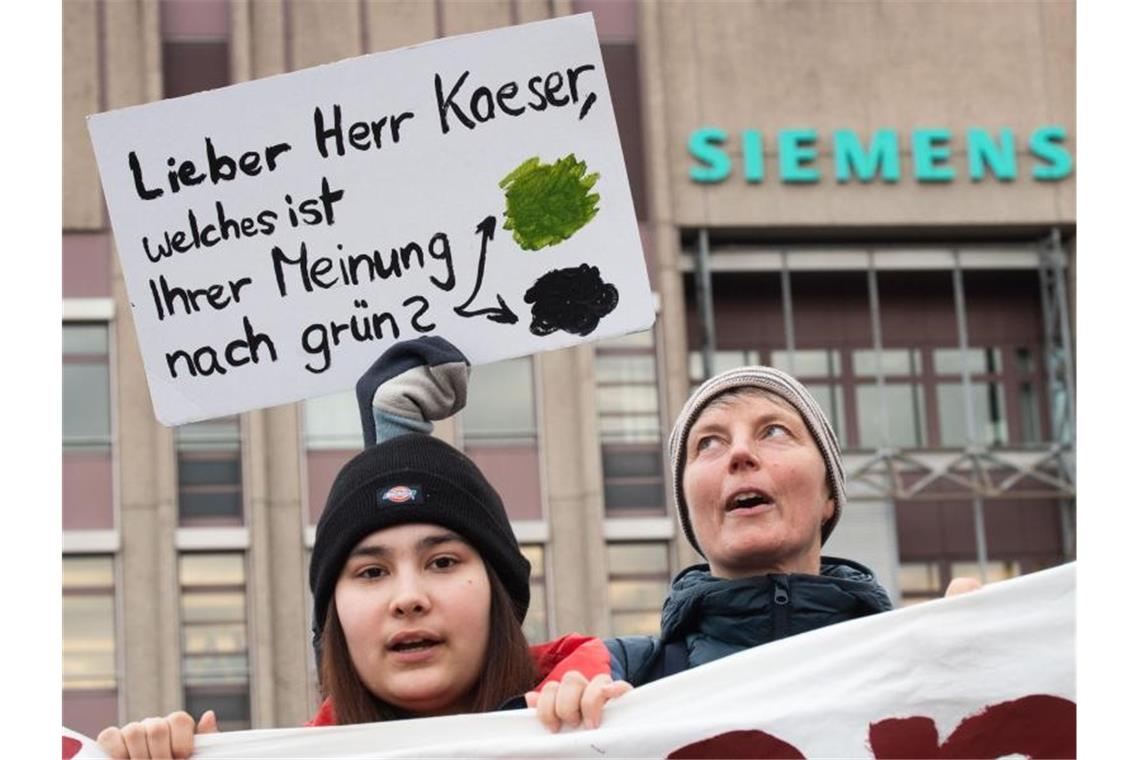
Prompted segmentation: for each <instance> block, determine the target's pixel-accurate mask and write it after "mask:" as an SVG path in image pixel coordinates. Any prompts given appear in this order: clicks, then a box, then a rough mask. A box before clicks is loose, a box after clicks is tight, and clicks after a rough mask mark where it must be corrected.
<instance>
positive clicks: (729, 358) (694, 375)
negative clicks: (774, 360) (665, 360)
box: [689, 350, 760, 388]
mask: <svg viewBox="0 0 1140 760" xmlns="http://www.w3.org/2000/svg"><path fill="white" fill-rule="evenodd" d="M759 363H760V352H759V351H751V350H749V351H713V374H714V375H719V374H720V373H721V372H724V371H726V370H730V369H735V368H737V367H750V366H753V365H756V364H759ZM707 379H708V378H706V377H705V372H704V359H702V358H701V352H700V351H690V352H689V384H690V385H691V386H692V387H693V388H696V387H697V386H698V385H700V384H701V383H703V382H704V381H705V380H707Z"/></svg>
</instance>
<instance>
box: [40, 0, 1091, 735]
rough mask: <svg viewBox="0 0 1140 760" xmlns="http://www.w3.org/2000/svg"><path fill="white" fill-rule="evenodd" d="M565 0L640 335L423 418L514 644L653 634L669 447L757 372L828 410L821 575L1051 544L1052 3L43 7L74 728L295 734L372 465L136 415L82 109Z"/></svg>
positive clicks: (1062, 60) (320, 430)
mask: <svg viewBox="0 0 1140 760" xmlns="http://www.w3.org/2000/svg"><path fill="white" fill-rule="evenodd" d="M583 11H592V12H593V13H594V16H595V21H596V24H597V27H598V34H599V38H600V41H601V45H602V54H603V59H604V62H605V66H606V76H607V79H608V83H609V86H610V91H611V95H612V99H613V102H614V108H615V111H616V116H617V120H618V126H619V132H620V134H621V139H622V147H623V152H624V155H625V160H626V166H627V170H628V173H629V177H630V185H631V189H632V192H633V197H634V205H635V208H636V211H637V216H638V222H639V224H640V228H641V233H642V242H643V247H644V252H645V258H646V265H647V268H648V272H649V277H650V282H651V286H652V288H653V290H654V293H655V295H656V299H655V300H656V302H657V304H658V319H657V322H656V325H655V326H654V328H653V329H652V330H650V331H648V332H646V333H641V334H637V335H630V336H626V337H624V338H620V339H614V340H607V341H602V342H600V343H596V344H590V345H586V346H580V347H576V348H571V349H565V350H561V351H555V352H549V353H544V354H541V355H537V356H534V357H529V358H524V359H518V360H512V361H508V362H502V363H499V364H495V365H490V366H484V367H478V368H476V369H475V372H474V375H473V378H472V381H471V388H470V399H469V404H468V408H467V409H466V410H465V411H464V412H463V413H462V414H460V415H459V416H458V417H457V418H456V419H454V420H449V421H447V422H446V423H444V424H441V425H439V426H437V428H438V434H439V435H441V436H442V437H444V438H445V439H447V440H448V441H450V442H452V443H454V444H455V445H457V446H460V447H461V448H463V449H464V450H465V451H466V452H467V453H468V454H469V455H470V456H471V457H472V458H473V459H474V460H475V461H476V462H477V463H478V464H479V465H480V466H481V467H482V468H483V469H484V470H485V472H486V473H487V474H488V476H489V478H490V479H491V480H492V482H494V483H495V485H496V486H497V487H498V488H499V490H500V491H501V493H502V495H503V497H504V502H505V503H506V504H507V507H508V511H509V513H510V515H511V518H512V522H513V524H514V527H515V530H516V533H517V535H518V537H519V540H520V542H521V543H522V544H523V546H524V549H525V551H526V552H527V554H528V556H529V557H530V559H531V562H532V564H533V566H534V574H533V578H532V584H533V586H534V589H533V592H534V593H533V597H532V598H533V602H532V609H531V613H530V616H529V617H528V620H527V621H526V628H527V633H528V635H529V636H531V637H532V638H534V639H543V638H547V637H551V636H555V635H559V634H562V633H565V632H569V631H586V632H590V633H595V634H599V635H604V634H609V633H629V632H651V631H654V630H656V623H657V613H658V611H659V609H660V604H661V599H662V597H663V595H664V592H665V589H666V586H667V583H668V579H669V577H670V576H671V575H672V574H674V573H675V572H677V571H678V570H680V569H681V568H683V567H684V566H686V565H687V564H689V563H691V562H694V561H697V560H698V559H699V557H697V556H696V555H695V553H694V552H693V551H692V550H691V549H690V548H689V547H688V545H687V544H686V543H685V541H684V539H683V536H682V535H681V533H680V530H679V526H678V525H677V523H676V519H675V516H674V514H673V511H672V504H671V496H670V494H669V491H670V484H669V479H668V477H667V475H666V474H665V473H666V469H667V468H666V466H665V464H664V463H665V456H666V455H665V452H664V440H665V438H666V437H667V433H668V429H669V427H670V425H671V422H672V418H673V416H674V415H675V414H676V412H677V411H678V410H679V409H680V407H681V405H682V403H683V402H684V400H685V398H686V396H687V395H688V393H689V391H690V389H691V388H692V387H693V385H694V384H695V383H698V382H700V380H701V379H702V378H704V377H706V376H707V375H708V374H709V373H710V372H715V371H718V370H720V369H722V368H725V367H729V366H735V365H739V364H743V363H756V362H760V363H766V364H771V365H774V366H778V367H782V368H784V369H788V370H790V371H792V372H793V373H794V374H796V375H797V376H798V377H800V378H801V379H802V380H803V381H804V382H805V384H806V385H808V387H809V389H810V390H811V392H812V393H813V394H814V395H815V396H816V397H817V399H818V400H819V401H820V403H821V404H822V405H823V407H824V409H825V410H827V411H828V413H829V415H830V417H831V419H832V421H833V423H834V424H835V426H836V429H837V432H838V433H839V437H840V440H841V443H842V444H843V447H844V456H845V459H846V465H847V469H848V474H849V490H850V494H851V501H850V503H849V505H848V508H847V510H846V512H845V514H844V516H843V519H842V520H841V522H840V524H839V526H838V528H837V530H836V532H835V535H834V536H833V537H832V538H831V539H830V540H829V542H828V544H827V546H826V547H825V553H832V554H838V555H841V556H847V557H851V558H853V559H856V560H858V561H861V562H863V563H864V564H867V565H869V566H870V567H872V568H873V569H874V570H875V571H876V573H877V574H878V575H879V576H880V578H881V579H882V581H883V582H884V584H885V585H886V586H887V587H888V589H889V590H890V591H891V592H892V594H893V595H894V597H895V598H896V600H898V601H899V602H901V603H910V602H914V601H921V600H923V599H927V598H932V597H935V596H938V595H940V594H941V593H942V591H943V590H944V589H945V586H946V584H947V582H948V581H949V579H950V577H952V576H954V575H963V574H970V575H975V576H978V577H983V578H985V579H986V580H988V581H993V580H1000V579H1002V578H1005V577H1010V576H1013V575H1018V574H1022V573H1026V572H1031V571H1034V570H1037V569H1041V568H1044V567H1048V566H1052V565H1055V564H1058V563H1061V562H1064V561H1068V560H1071V559H1073V558H1074V554H1075V540H1074V532H1075V524H1076V520H1075V488H1074V486H1073V483H1074V472H1073V469H1074V439H1073V436H1074V432H1073V431H1074V426H1073V419H1074V413H1075V410H1074V409H1073V399H1074V395H1073V383H1074V379H1073V378H1074V367H1073V351H1074V347H1073V345H1072V329H1071V327H1072V317H1073V314H1074V313H1075V312H1074V311H1073V302H1072V294H1073V292H1074V289H1073V282H1074V276H1075V261H1076V258H1075V251H1076V204H1075V188H1076V180H1075V169H1074V167H1075V144H1076V139H1075V124H1076V114H1075V109H1076V106H1075V67H1076V64H1075V31H1074V30H1075V8H1074V4H1073V3H1068V2H1047V1H1044V0H1042V1H1040V2H1023V3H939V4H935V3H922V2H913V3H910V2H892V3H886V2H872V1H870V0H868V1H867V2H762V3H743V2H691V3H690V2H680V1H676V2H673V1H669V2H666V1H664V0H643V1H641V2H634V0H612V1H605V0H594V1H592V2H587V1H584V0H573V1H571V0H424V1H423V2H421V1H419V0H327V1H325V2H319V1H317V0H165V1H163V2H155V1H154V0H66V1H65V2H64V3H63V20H64V27H63V53H64V60H63V75H64V81H63V92H64V101H63V165H64V185H63V189H64V208H63V224H64V226H63V238H62V252H63V278H64V279H63V296H64V310H63V313H64V320H63V352H64V355H63V379H64V388H63V405H64V407H63V409H64V430H63V472H64V484H63V530H64V541H63V545H64V556H63V569H64V588H63V612H64V653H63V657H64V683H63V697H64V715H63V719H64V723H65V724H66V725H68V726H70V727H73V728H75V729H78V730H81V731H85V732H88V733H91V734H92V735H93V734H94V733H95V732H97V731H98V730H99V728H100V727H102V726H105V725H109V724H112V723H122V722H125V721H128V720H134V719H137V718H140V717H143V716H146V715H154V714H160V713H167V712H170V711H172V710H176V709H189V710H191V711H192V712H195V713H199V712H201V711H202V710H204V709H207V708H213V709H215V710H216V711H217V712H218V714H219V716H220V718H221V725H222V728H223V729H226V728H242V727H270V726H290V725H296V724H298V723H300V722H301V721H303V720H305V719H306V718H307V717H308V715H309V714H310V713H311V711H312V709H313V707H314V706H315V704H316V700H317V685H316V679H315V667H314V664H313V658H312V653H311V647H310V640H309V628H310V626H309V615H310V607H311V601H310V599H309V592H308V588H307V570H308V557H309V552H310V549H311V546H312V541H313V533H314V526H315V525H316V522H317V519H318V517H319V515H320V511H321V509H322V507H323V504H324V498H325V495H326V494H327V491H328V488H329V486H330V484H331V482H332V478H333V477H334V475H335V473H336V472H337V470H338V469H339V467H340V466H341V465H342V464H343V463H344V462H345V461H347V459H348V458H349V457H351V456H352V454H353V453H355V451H357V450H359V446H360V433H359V430H358V426H359V418H358V416H357V412H356V407H355V401H354V400H353V398H352V397H351V395H350V394H340V395H336V396H330V397H325V398H320V399H313V400H310V401H308V402H305V403H303V404H296V405H289V406H281V407H274V408H269V409H263V410H258V411H255V412H250V413H246V414H242V415H240V416H238V417H232V418H226V419H218V420H210V421H207V422H202V423H197V424H193V425H185V426H182V427H179V428H176V429H169V428H165V427H163V426H161V425H160V424H159V423H158V422H157V421H156V420H155V417H154V414H153V410H152V408H151V403H150V398H149V395H148V391H147V385H146V379H145V376H144V373H143V368H142V362H141V360H140V357H139V352H138V346H137V342H136V338H135V335H134V328H133V325H132V323H131V311H130V308H129V305H128V302H127V296H126V292H125V289H124V286H123V280H122V277H121V274H120V272H119V267H118V262H117V259H116V256H115V253H114V240H113V237H112V235H111V232H110V229H109V225H108V222H107V216H106V211H105V208H104V205H103V200H102V197H101V192H100V187H99V180H98V175H97V171H96V168H95V160H94V155H93V152H92V150H91V145H90V142H89V140H88V137H87V133H86V128H85V124H84V117H85V116H87V115H88V114H92V113H97V112H101V111H106V110H110V109H115V108H121V107H125V106H129V105H135V104H138V103H144V102H148V101H153V100H157V99H161V98H166V97H175V96H179V95H184V94H188V93H191V92H195V91H199V90H204V89H211V88H215V87H220V86H224V85H227V84H231V83H236V82H240V81H245V80H249V79H254V78H258V77H263V76H269V75H272V74H277V73H282V72H286V71H292V70H296V69H301V68H305V67H308V66H314V65H317V64H321V63H326V62H329V61H334V60H339V59H342V58H347V57H351V56H356V55H361V54H364V53H370V52H378V51H383V50H389V49H393V48H397V47H402V46H406V45H411V44H415V43H419V42H423V41H425V40H429V39H433V38H436V37H442V36H449V35H454V34H462V33H467V32H474V31H480V30H484V29H492V28H497V27H501V26H506V25H511V24H517V23H525V22H528V21H532V20H539V19H543V18H549V17H552V16H558V15H567V14H570V13H575V12H583ZM554 400H557V401H556V402H555V401H554Z"/></svg>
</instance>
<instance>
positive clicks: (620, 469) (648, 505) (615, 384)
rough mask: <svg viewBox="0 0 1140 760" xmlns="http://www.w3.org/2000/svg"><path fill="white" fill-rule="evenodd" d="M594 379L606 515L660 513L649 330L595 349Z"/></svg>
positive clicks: (658, 413)
mask: <svg viewBox="0 0 1140 760" xmlns="http://www.w3.org/2000/svg"><path fill="white" fill-rule="evenodd" d="M594 377H595V382H596V383H597V396H596V401H597V407H598V432H599V437H600V438H601V443H602V478H603V487H604V498H605V505H606V510H607V511H611V512H613V511H625V512H627V513H628V512H630V511H634V512H639V513H646V512H650V513H661V512H664V510H665V481H664V467H663V464H662V459H661V456H662V454H661V409H660V403H661V401H660V395H659V393H658V388H657V355H656V352H655V349H654V345H653V331H652V330H646V331H645V332H642V333H638V334H636V335H634V336H623V337H621V338H618V339H616V340H603V341H599V342H598V343H597V344H595V355H594Z"/></svg>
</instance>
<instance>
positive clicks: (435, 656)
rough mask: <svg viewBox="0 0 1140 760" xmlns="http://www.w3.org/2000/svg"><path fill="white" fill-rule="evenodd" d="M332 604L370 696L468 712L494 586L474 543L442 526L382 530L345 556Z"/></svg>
mask: <svg viewBox="0 0 1140 760" xmlns="http://www.w3.org/2000/svg"><path fill="white" fill-rule="evenodd" d="M335 598H336V610H337V615H338V617H339V619H340V625H341V628H342V629H343V630H344V636H345V640H346V641H347V643H348V653H349V656H350V657H351V659H352V664H353V667H355V668H356V672H357V674H358V675H359V676H360V680H361V681H362V682H363V683H364V685H365V686H366V687H367V688H368V690H369V691H371V692H372V693H373V694H374V695H375V696H376V697H378V698H380V699H382V700H383V701H385V702H387V703H388V704H391V705H393V706H395V707H398V708H401V709H404V710H408V711H410V712H413V713H415V714H417V715H447V714H453V713H459V712H464V711H466V709H467V706H468V704H469V702H470V699H471V695H472V692H473V690H474V688H475V684H476V682H477V681H478V678H479V673H480V672H481V671H482V669H483V660H484V658H485V656H486V654H487V640H488V634H489V628H490V613H491V582H490V580H489V579H488V577H487V569H486V567H485V566H484V565H483V560H482V558H481V557H480V556H479V553H478V552H477V551H475V549H474V548H473V547H472V546H471V545H470V544H468V543H467V542H466V541H464V540H463V539H462V538H460V537H459V536H458V535H457V534H455V533H453V532H452V531H450V530H448V529H446V528H443V527H440V526H438V525H430V524H421V523H412V524H407V525H399V526H396V527H393V528H385V529H384V530H378V531H376V532H375V533H373V534H371V535H369V536H367V537H366V538H364V540H362V541H361V542H360V543H359V544H357V545H356V547H355V548H354V549H353V550H352V552H351V553H350V554H349V557H348V560H347V561H346V562H345V565H344V569H343V570H342V571H341V574H340V579H339V580H338V581H337V584H336V591H335Z"/></svg>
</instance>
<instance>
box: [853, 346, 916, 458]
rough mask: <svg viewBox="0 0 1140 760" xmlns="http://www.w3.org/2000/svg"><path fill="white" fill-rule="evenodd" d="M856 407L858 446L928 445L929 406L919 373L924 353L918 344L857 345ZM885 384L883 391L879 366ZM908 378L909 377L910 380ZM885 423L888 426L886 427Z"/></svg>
mask: <svg viewBox="0 0 1140 760" xmlns="http://www.w3.org/2000/svg"><path fill="white" fill-rule="evenodd" d="M851 362H852V365H853V367H854V369H855V375H856V386H855V409H856V419H857V421H858V424H859V446H860V447H861V448H865V449H875V448H879V447H883V446H892V447H899V448H918V447H921V446H925V445H926V441H927V436H926V406H925V404H924V403H923V396H922V385H921V383H920V378H919V377H918V375H919V374H920V372H921V371H922V354H921V353H920V351H919V350H918V349H917V348H886V349H883V350H881V351H875V349H873V348H865V349H864V348H861V349H855V350H854V351H852V352H851ZM880 366H881V367H882V371H883V379H884V381H885V382H884V385H883V388H882V393H881V395H880V391H879V384H878V382H877V378H878V374H877V371H878V367H880ZM908 380H909V381H908ZM884 425H885V428H886V429H885V430H884Z"/></svg>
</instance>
